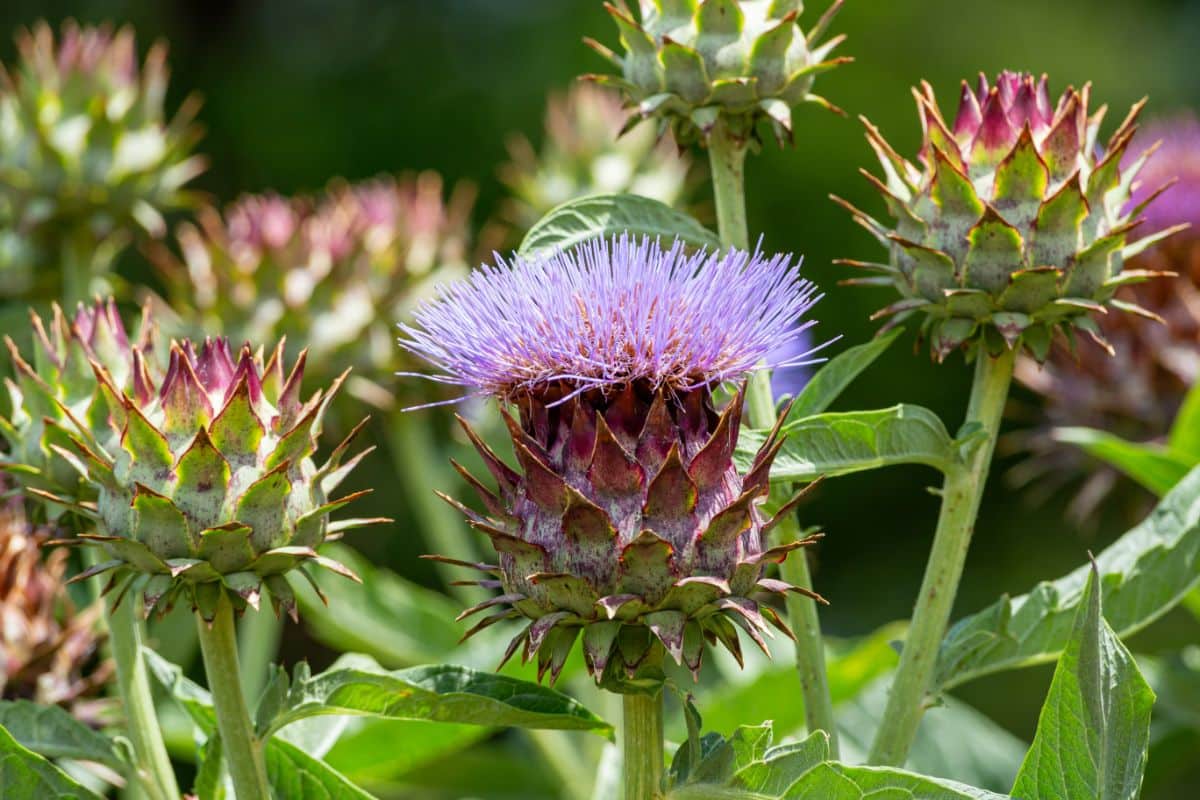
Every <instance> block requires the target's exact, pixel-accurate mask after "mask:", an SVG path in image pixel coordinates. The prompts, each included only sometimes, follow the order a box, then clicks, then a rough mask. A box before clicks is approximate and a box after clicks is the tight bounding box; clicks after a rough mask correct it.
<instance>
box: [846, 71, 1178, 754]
mask: <svg viewBox="0 0 1200 800" xmlns="http://www.w3.org/2000/svg"><path fill="white" fill-rule="evenodd" d="M1090 94H1091V90H1090V87H1089V86H1085V87H1084V88H1083V90H1082V91H1079V92H1077V91H1075V90H1074V89H1068V90H1067V91H1066V92H1065V93H1064V94H1063V96H1062V97H1061V98H1060V99H1059V100H1058V102H1057V104H1052V103H1051V101H1050V97H1049V92H1048V90H1047V80H1046V78H1044V77H1043V78H1041V79H1040V80H1039V79H1036V78H1034V77H1033V76H1032V75H1021V74H1015V73H1011V72H1005V73H1002V74H1001V75H1000V76H999V77H998V78H997V79H996V81H995V82H994V83H992V82H989V80H988V79H987V78H986V77H985V76H981V77H980V79H979V81H978V84H977V86H975V87H972V86H971V85H970V84H968V83H967V82H965V81H964V82H963V86H962V94H961V102H960V106H959V110H958V115H957V117H956V118H955V121H954V123H953V124H952V125H951V124H947V123H946V121H945V120H944V118H943V117H942V114H941V112H940V110H939V109H938V105H937V101H936V99H935V97H934V95H933V90H932V89H931V88H930V87H929V86H928V84H923V85H922V88H921V89H920V90H917V91H914V95H915V96H916V100H917V108H918V111H919V113H920V117H921V123H922V129H923V131H924V138H923V141H922V145H921V149H920V151H919V153H918V160H919V163H920V166H917V165H914V164H912V163H911V162H909V161H907V160H906V159H904V158H903V157H901V156H900V155H898V154H897V153H896V151H895V150H894V149H893V148H892V147H891V146H890V145H888V143H887V142H886V141H885V140H884V139H883V137H882V136H881V135H880V134H879V132H878V131H877V130H876V129H875V128H874V127H873V126H872V125H871V124H870V123H867V122H865V120H864V123H865V124H866V127H867V138H868V141H869V142H870V143H871V146H872V148H873V149H874V150H875V152H876V153H877V155H878V156H879V159H880V162H881V164H882V166H883V171H884V175H885V179H884V180H879V179H876V178H874V177H873V176H869V177H870V179H871V182H872V183H873V184H875V186H876V188H878V189H879V191H880V192H881V193H882V194H883V196H884V200H885V202H886V204H887V206H888V211H889V213H890V214H891V215H892V216H893V217H895V219H896V222H895V223H894V225H891V226H889V225H885V224H883V223H881V222H878V221H876V220H874V219H873V218H871V217H870V216H868V215H866V214H865V213H863V212H861V211H858V210H857V209H854V208H853V207H851V211H852V212H853V214H854V216H855V220H856V221H857V222H859V223H860V224H862V225H863V226H864V227H865V228H867V230H869V231H870V232H871V233H873V234H874V235H875V236H876V238H877V239H878V240H879V241H880V243H881V244H883V245H884V246H885V247H887V248H888V251H889V255H890V259H889V262H888V263H886V264H861V263H860V262H852V263H854V264H855V265H859V266H866V267H868V268H871V269H874V270H877V271H879V272H881V273H883V276H882V277H881V278H880V279H879V280H878V281H875V282H877V283H879V284H883V285H888V286H891V287H894V288H895V290H896V291H898V292H899V294H900V295H901V299H900V300H899V301H897V302H895V303H893V304H892V305H890V306H888V307H887V308H885V309H883V310H882V311H881V312H879V314H877V315H876V316H877V317H879V316H888V315H895V316H896V317H897V318H899V319H904V318H906V317H909V316H912V315H920V318H921V320H922V322H921V331H922V333H923V335H924V336H925V337H926V338H927V339H928V341H929V344H930V348H931V352H932V354H933V356H934V357H935V358H936V359H937V360H939V361H941V360H943V359H945V358H946V357H947V356H948V355H949V354H950V353H952V352H953V351H954V350H956V349H958V348H960V347H961V348H963V349H964V350H965V351H966V353H967V355H968V357H969V358H973V359H974V360H975V380H974V384H973V386H972V392H971V400H970V405H969V406H968V409H967V417H966V421H967V424H969V425H970V424H975V425H977V426H978V427H979V428H980V429H981V431H982V432H983V433H984V434H985V435H984V436H983V443H982V444H979V445H977V446H975V447H974V448H973V449H972V450H971V452H970V454H969V457H968V458H967V459H966V460H965V463H964V464H962V465H961V466H956V467H954V468H952V469H950V470H949V471H947V474H946V481H945V484H944V486H943V488H942V492H941V497H942V507H941V515H940V517H939V519H938V527H937V533H936V535H935V537H934V543H933V549H932V551H931V553H930V557H929V562H928V565H927V568H926V572H925V577H924V581H923V583H922V586H921V590H920V594H919V596H918V598H917V602H916V608H915V610H914V613H913V618H912V627H911V629H910V631H909V634H908V637H907V639H906V641H905V645H904V649H903V651H902V653H901V657H900V665H899V668H898V670H897V673H896V677H895V680H894V682H893V684H892V688H891V692H890V694H889V696H888V705H887V709H886V711H885V712H884V715H883V719H882V723H881V725H880V729H879V731H878V733H877V736H876V739H875V742H874V745H873V747H872V752H871V760H872V762H873V763H877V764H889V765H892V764H895V765H898V764H902V763H903V762H904V759H905V757H906V756H907V754H908V750H909V748H910V746H911V745H912V742H913V738H914V737H915V735H916V731H917V727H918V725H919V724H920V720H921V716H922V714H923V712H924V709H925V707H926V705H927V704H926V692H927V691H928V690H929V687H930V681H931V677H932V674H933V669H934V664H935V659H936V656H937V649H938V643H939V642H941V640H942V637H943V635H944V634H945V632H946V626H947V623H948V621H949V617H950V611H951V606H952V604H953V601H954V596H955V593H956V591H957V588H958V583H959V580H960V578H961V576H962V569H963V564H964V562H965V560H966V556H967V549H968V546H969V544H970V537H971V532H972V530H973V529H974V525H975V518H976V515H977V514H978V511H979V502H980V499H981V497H982V494H983V486H984V483H985V481H986V478H987V474H988V469H989V467H990V464H991V459H992V453H993V450H994V447H995V442H996V433H997V430H998V428H999V424H1000V418H1001V414H1002V412H1003V409H1004V404H1005V401H1006V399H1007V397H1008V390H1009V385H1010V383H1011V379H1012V375H1013V365H1014V362H1015V359H1016V355H1017V353H1018V352H1023V353H1026V354H1028V355H1029V356H1030V357H1032V358H1034V359H1036V360H1038V361H1043V360H1045V359H1046V357H1047V355H1048V354H1049V351H1050V344H1051V337H1052V336H1053V335H1061V336H1065V337H1072V338H1073V337H1074V335H1075V332H1076V331H1082V332H1083V333H1085V334H1087V335H1088V336H1090V337H1091V338H1092V339H1093V340H1095V341H1096V342H1097V343H1098V344H1100V345H1101V346H1103V347H1104V348H1105V349H1107V350H1109V351H1111V345H1109V344H1108V343H1107V342H1106V341H1105V339H1104V337H1103V335H1102V333H1101V331H1100V328H1099V326H1098V324H1097V323H1096V321H1095V319H1094V318H1093V316H1092V315H1093V314H1104V313H1107V312H1108V311H1110V310H1111V311H1116V312H1120V311H1130V312H1134V313H1138V312H1140V311H1141V309H1139V308H1138V307H1137V306H1135V305H1132V304H1130V303H1128V302H1126V301H1125V300H1122V299H1120V298H1119V297H1117V296H1116V295H1117V291H1118V289H1119V288H1120V287H1122V286H1124V285H1127V284H1132V283H1138V282H1141V281H1145V280H1146V279H1147V278H1149V277H1153V273H1150V272H1147V271H1145V270H1126V269H1124V261H1125V259H1126V258H1130V257H1132V256H1134V255H1136V254H1138V253H1140V252H1142V251H1143V250H1145V249H1146V248H1147V247H1148V246H1150V245H1151V244H1153V243H1154V242H1156V241H1158V240H1160V239H1162V238H1164V237H1165V236H1167V235H1169V234H1170V233H1172V232H1173V230H1174V229H1171V228H1168V229H1166V230H1163V231H1159V232H1156V233H1152V234H1150V235H1149V236H1146V237H1144V238H1141V239H1137V240H1135V241H1131V240H1130V238H1129V234H1130V232H1131V231H1132V230H1133V229H1134V228H1135V227H1136V226H1137V222H1138V217H1139V215H1140V214H1141V212H1142V210H1143V208H1144V207H1145V205H1146V204H1148V203H1149V202H1150V201H1151V200H1153V199H1154V197H1155V194H1151V195H1149V196H1148V197H1147V198H1146V199H1145V200H1143V201H1142V203H1140V204H1134V203H1131V202H1130V196H1131V192H1132V190H1133V187H1134V185H1135V180H1136V178H1137V175H1138V173H1139V171H1140V169H1141V167H1142V166H1143V165H1144V163H1145V160H1146V157H1147V154H1145V153H1142V154H1140V155H1137V156H1134V157H1132V159H1131V160H1130V161H1128V162H1126V161H1125V159H1126V157H1127V154H1128V152H1129V148H1130V143H1131V142H1132V140H1133V135H1134V132H1135V130H1136V120H1137V116H1138V113H1139V111H1140V110H1141V104H1139V105H1137V106H1135V107H1134V108H1133V110H1132V111H1131V112H1130V114H1129V116H1128V117H1127V118H1126V119H1125V121H1124V122H1123V123H1122V124H1121V125H1120V126H1119V127H1118V128H1117V130H1116V132H1115V133H1114V134H1113V135H1112V137H1111V138H1110V139H1109V140H1108V141H1107V143H1102V142H1101V140H1100V138H1099V130H1100V126H1101V122H1102V120H1103V116H1104V115H1103V113H1100V112H1098V113H1096V114H1094V115H1091V116H1089V113H1088V100H1089V97H1090ZM1123 164H1125V166H1123Z"/></svg>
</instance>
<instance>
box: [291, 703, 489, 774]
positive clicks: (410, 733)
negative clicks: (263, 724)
mask: <svg viewBox="0 0 1200 800" xmlns="http://www.w3.org/2000/svg"><path fill="white" fill-rule="evenodd" d="M290 730H291V728H287V729H285V731H284V732H285V733H286V732H287V731H290ZM491 735H492V730H491V729H489V728H484V727H481V726H479V725H454V724H451V723H448V722H441V723H430V722H414V721H412V720H406V719H383V718H375V717H358V718H355V719H352V720H351V721H350V724H349V725H348V726H347V728H346V730H345V731H344V732H343V733H342V735H341V737H339V738H338V740H337V743H336V744H335V745H334V746H333V749H331V750H330V751H329V752H328V753H327V754H326V755H325V756H324V761H325V763H327V764H329V766H331V767H333V768H334V769H336V770H337V771H338V772H341V773H342V774H343V775H345V776H347V777H348V778H350V779H351V780H353V781H355V782H356V783H362V784H366V785H371V784H374V783H377V782H380V781H389V780H392V779H395V778H397V777H399V776H401V775H404V774H406V773H408V772H411V771H412V770H414V769H418V768H420V767H423V766H425V765H427V764H430V763H433V762H435V761H437V760H438V759H440V758H444V757H446V756H450V755H452V754H454V753H457V752H459V751H461V750H463V749H464V748H467V747H470V746H471V745H473V744H475V743H476V742H478V741H480V740H481V739H485V738H487V737H488V736H491Z"/></svg>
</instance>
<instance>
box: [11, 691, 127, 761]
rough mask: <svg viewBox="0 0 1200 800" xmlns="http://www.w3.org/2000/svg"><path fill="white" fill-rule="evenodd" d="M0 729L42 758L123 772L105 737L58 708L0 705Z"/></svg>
mask: <svg viewBox="0 0 1200 800" xmlns="http://www.w3.org/2000/svg"><path fill="white" fill-rule="evenodd" d="M0 727H3V728H5V729H6V730H7V731H8V733H9V735H10V736H12V737H13V738H14V739H16V740H17V741H18V742H19V743H20V744H21V745H22V746H23V747H27V748H29V749H30V750H32V751H33V752H35V753H37V754H38V755H41V756H45V757H46V758H51V759H57V758H71V759H75V760H76V761H95V762H96V763H97V764H103V765H104V766H106V767H110V768H112V769H114V770H116V771H117V772H123V771H124V769H125V764H124V763H123V762H122V760H121V757H120V755H119V754H118V752H117V749H116V748H115V747H114V746H113V743H112V741H111V740H109V738H108V737H107V736H105V735H104V734H102V733H100V732H99V731H95V730H92V729H91V728H89V727H88V726H87V725H84V724H83V723H82V722H80V721H79V720H77V719H75V718H74V717H72V716H71V715H70V714H69V713H67V712H66V711H65V710H64V709H62V708H59V707H58V706H43V705H38V704H37V703H33V702H30V701H29V700H14V701H7V702H0Z"/></svg>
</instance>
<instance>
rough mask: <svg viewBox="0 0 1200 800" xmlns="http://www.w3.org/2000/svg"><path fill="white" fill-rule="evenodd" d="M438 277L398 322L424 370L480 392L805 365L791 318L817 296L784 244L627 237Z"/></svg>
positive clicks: (704, 377)
mask: <svg viewBox="0 0 1200 800" xmlns="http://www.w3.org/2000/svg"><path fill="white" fill-rule="evenodd" d="M497 259H498V260H497V264H496V265H495V266H484V267H482V268H481V269H480V270H478V271H477V272H475V273H474V274H473V275H472V276H471V277H470V278H469V279H467V280H465V281H462V282H459V283H455V284H450V285H448V286H445V287H443V288H442V289H441V290H440V292H439V296H438V297H437V298H436V299H435V300H431V301H428V302H427V303H425V304H424V305H422V306H421V307H419V308H418V309H417V310H416V312H415V313H414V324H413V325H402V326H401V330H402V331H403V333H404V336H403V338H401V340H400V344H401V346H402V347H404V348H405V349H407V350H409V351H411V352H413V353H415V354H417V355H419V356H421V357H422V358H424V359H426V360H427V361H429V362H430V363H431V364H433V365H434V366H435V367H436V368H437V369H438V370H439V373H440V374H437V375H433V376H429V377H430V378H431V379H432V380H437V381H442V382H445V383H450V384H456V385H460V386H464V387H468V388H469V389H472V390H473V393H477V394H492V395H495V396H497V397H501V398H505V399H512V398H514V397H516V396H519V395H523V394H546V393H554V392H556V391H558V390H560V389H563V388H565V389H567V394H568V395H570V394H572V393H576V392H582V391H587V390H589V389H599V390H601V391H609V390H614V389H617V388H619V387H622V386H626V385H630V384H633V383H639V384H645V385H648V386H649V387H650V388H652V389H655V390H657V389H659V388H664V387H665V388H669V389H672V390H677V391H688V390H690V389H695V388H698V387H702V386H711V385H714V384H717V383H720V382H723V381H727V380H737V379H740V378H742V377H744V376H745V375H747V374H748V373H750V372H751V371H753V370H754V369H756V368H758V367H759V366H761V365H765V366H766V367H771V368H782V367H790V366H800V365H803V364H805V363H812V361H811V359H808V360H806V359H807V356H809V355H810V354H811V352H812V351H808V350H804V349H801V350H800V351H798V352H793V353H791V354H790V355H787V356H780V357H779V360H777V361H775V362H772V361H770V360H769V359H768V356H770V355H771V354H772V353H776V355H778V353H777V351H778V349H779V348H786V347H787V345H788V344H789V343H791V342H794V341H797V340H799V339H801V338H802V337H804V335H805V331H806V330H807V328H808V327H810V326H811V325H812V324H813V323H812V322H811V321H810V322H807V323H804V324H799V322H798V320H799V318H800V317H801V316H802V315H803V314H804V313H805V312H806V311H807V310H808V309H809V308H810V307H811V306H812V305H813V304H814V303H815V302H816V301H817V300H819V299H820V297H819V295H817V289H816V286H815V285H814V284H812V283H811V282H810V281H807V280H803V279H801V278H799V276H798V275H797V272H796V269H795V267H794V265H793V262H792V258H791V256H790V255H776V256H771V257H764V256H763V255H762V254H761V253H760V252H758V251H756V252H755V253H753V254H750V253H747V252H743V251H739V250H732V249H731V250H730V251H729V252H727V253H724V254H721V253H705V252H698V253H695V254H689V253H688V251H687V250H686V249H685V247H684V245H683V244H682V243H679V242H676V243H675V244H674V245H672V246H671V247H669V248H663V247H662V246H660V244H659V243H658V242H657V241H652V240H651V239H649V238H643V239H641V240H640V241H639V240H637V239H635V238H634V237H631V236H628V235H624V236H620V237H614V238H613V239H612V240H604V239H597V240H593V241H591V242H588V243H586V244H584V245H582V246H580V247H579V248H577V249H575V250H571V251H567V252H560V253H556V254H553V255H550V256H548V257H542V258H532V259H527V258H523V257H521V256H515V257H513V258H512V259H511V260H509V261H505V260H503V259H501V258H499V257H497Z"/></svg>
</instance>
